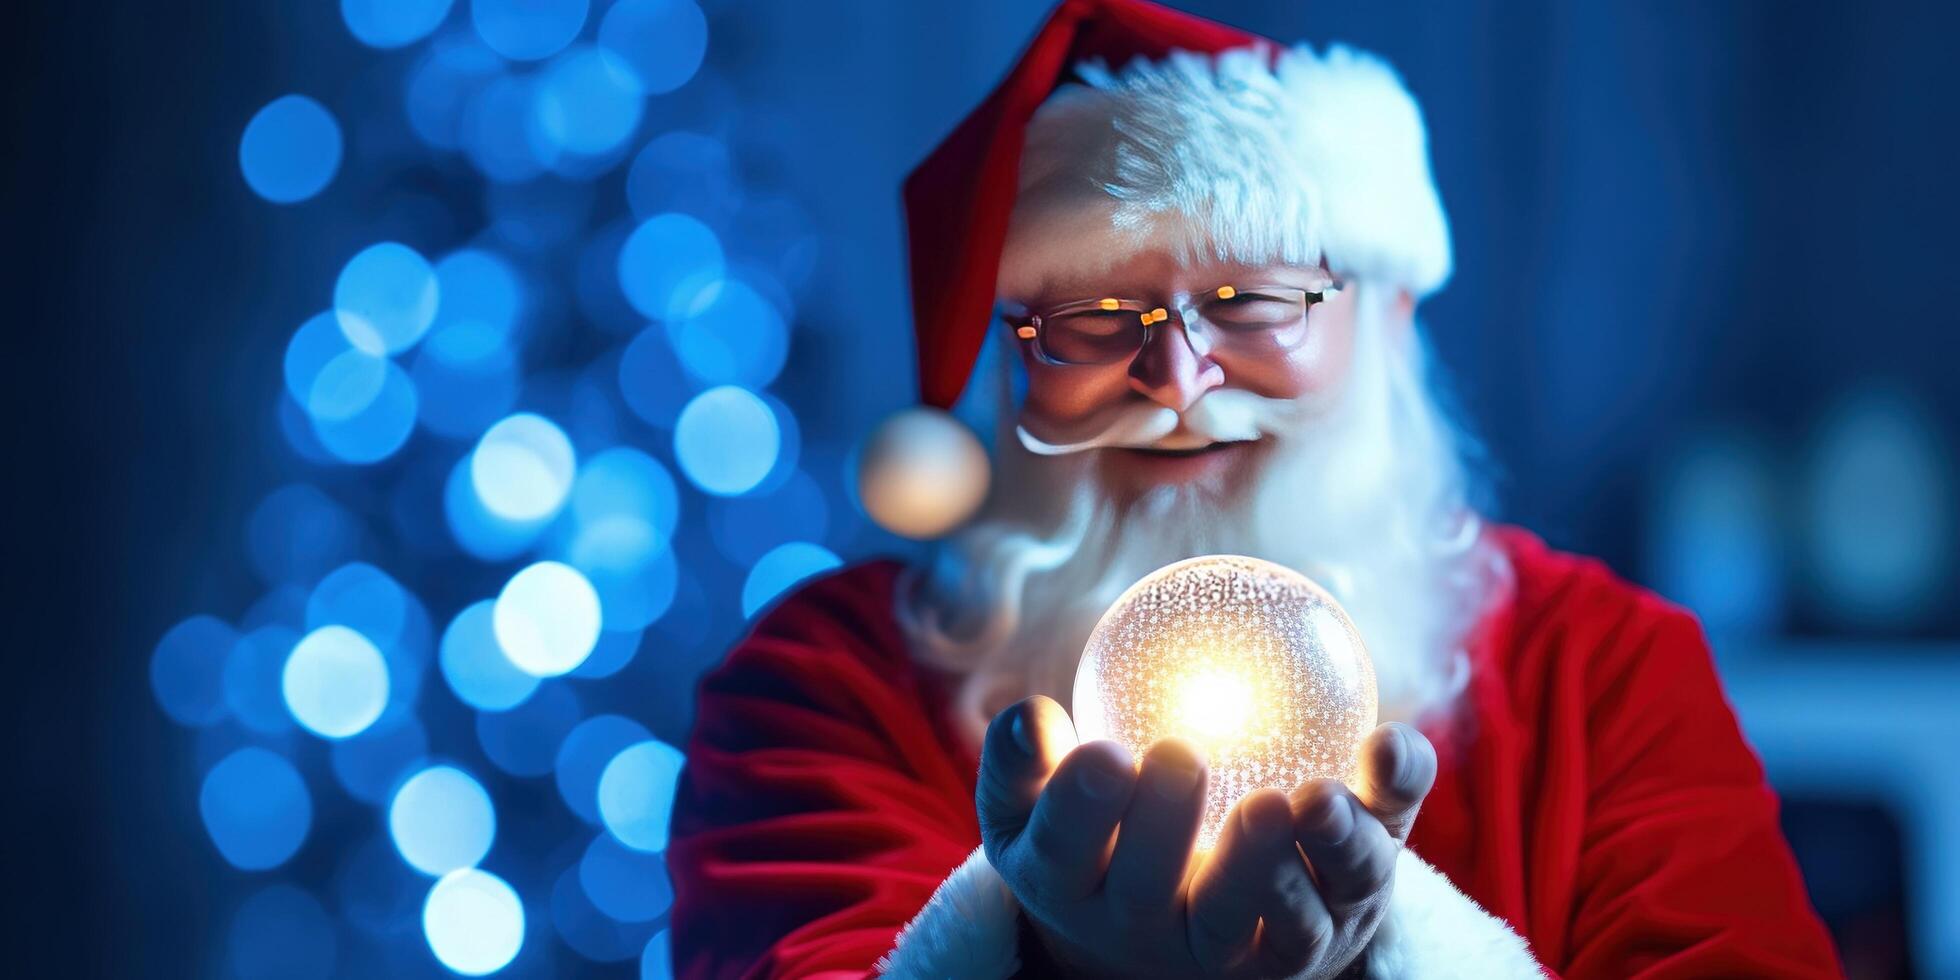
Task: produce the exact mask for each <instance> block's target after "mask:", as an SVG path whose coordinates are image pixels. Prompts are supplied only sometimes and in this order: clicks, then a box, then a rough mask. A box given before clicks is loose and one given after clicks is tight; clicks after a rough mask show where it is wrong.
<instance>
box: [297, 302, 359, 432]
mask: <svg viewBox="0 0 1960 980" xmlns="http://www.w3.org/2000/svg"><path fill="white" fill-rule="evenodd" d="M353 350H355V347H354V345H353V344H352V343H351V342H349V341H348V339H347V334H346V333H345V332H344V331H342V330H341V328H340V318H339V317H338V316H337V315H336V314H335V313H334V312H333V311H331V310H329V311H327V312H325V313H320V314H317V315H315V316H312V317H309V318H307V320H306V322H304V323H301V324H300V325H299V327H298V329H296V330H294V331H293V336H292V339H291V340H289V341H287V343H286V355H285V360H284V362H283V368H284V371H285V378H286V392H287V393H288V394H290V395H291V396H292V397H293V401H294V402H296V403H297V404H298V405H299V406H300V407H301V408H304V409H306V411H307V414H309V415H313V414H317V409H316V408H315V406H314V402H313V399H314V397H315V396H316V394H324V395H332V394H334V388H335V386H334V385H332V384H329V385H327V386H326V387H325V389H324V390H323V389H322V386H321V385H320V376H321V374H322V373H323V372H324V371H326V369H327V367H328V365H330V364H333V363H334V362H335V361H336V360H337V359H339V358H340V357H341V356H342V355H344V354H347V353H348V352H350V351H353ZM343 370H344V368H343ZM375 394H379V385H377V386H376V391H375ZM369 400H370V401H372V400H373V398H372V396H370V398H369ZM357 407H358V406H357ZM343 417H344V415H343Z"/></svg>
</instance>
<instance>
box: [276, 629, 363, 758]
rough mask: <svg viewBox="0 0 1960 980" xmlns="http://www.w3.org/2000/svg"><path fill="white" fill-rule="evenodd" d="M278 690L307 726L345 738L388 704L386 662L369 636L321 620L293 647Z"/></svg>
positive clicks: (320, 733) (318, 733)
mask: <svg viewBox="0 0 1960 980" xmlns="http://www.w3.org/2000/svg"><path fill="white" fill-rule="evenodd" d="M280 690H281V692H282V693H283V694H284V695H285V698H286V707H287V709H288V710H290V711H291V712H292V713H293V718H294V719H296V720H297V721H298V722H299V723H300V724H301V725H302V726H304V727H305V728H306V730H307V731H310V732H312V733H314V734H315V735H319V736H320V737H322V738H347V737H348V736H350V735H357V734H359V733H360V732H361V731H362V730H363V729H365V728H367V727H368V726H369V725H372V724H374V722H375V719H377V718H380V717H381V711H382V709H383V708H385V707H387V704H388V665H387V662H386V661H385V660H383V659H382V657H381V651H380V650H377V649H375V646H374V644H373V643H371V642H369V641H368V639H367V637H364V636H362V635H361V634H359V633H356V632H354V631H353V630H351V629H348V628H347V627H345V626H322V627H320V628H319V629H316V630H314V631H313V632H311V633H308V634H307V635H306V636H305V637H304V638H303V639H301V640H300V641H299V643H298V644H297V645H295V646H294V647H293V652H292V653H291V654H290V655H289V656H288V657H287V658H286V666H285V670H284V673H283V674H282V675H281V681H280Z"/></svg>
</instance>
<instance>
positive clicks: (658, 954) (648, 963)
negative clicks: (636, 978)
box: [640, 929, 674, 980]
mask: <svg viewBox="0 0 1960 980" xmlns="http://www.w3.org/2000/svg"><path fill="white" fill-rule="evenodd" d="M640 980H674V950H673V937H671V936H669V935H668V933H667V930H665V929H662V930H660V931H659V932H656V933H654V934H653V938H652V939H649V940H647V945H646V949H644V950H642V951H641V953H640Z"/></svg>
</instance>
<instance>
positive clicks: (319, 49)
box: [0, 0, 1960, 978]
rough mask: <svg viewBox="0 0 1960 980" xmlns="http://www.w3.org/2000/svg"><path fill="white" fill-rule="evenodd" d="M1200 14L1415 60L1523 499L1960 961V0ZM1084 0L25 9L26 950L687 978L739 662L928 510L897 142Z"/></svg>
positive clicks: (1876, 934)
mask: <svg viewBox="0 0 1960 980" xmlns="http://www.w3.org/2000/svg"><path fill="white" fill-rule="evenodd" d="M1178 5H1179V6H1182V7H1184V8H1185V9H1189V10H1192V11H1194V12H1198V13H1201V14H1204V15H1207V16H1211V17H1214V18H1218V19H1222V20H1225V21H1228V22H1231V23H1234V24H1236V25H1239V26H1242V27H1245V28H1248V29H1251V30H1253V31H1257V32H1259V33H1263V34H1266V35H1268V36H1272V37H1276V38H1280V39H1285V40H1295V39H1305V40H1311V41H1313V42H1314V43H1316V44H1324V43H1326V42H1328V41H1346V42H1351V43H1354V44H1356V45H1358V46H1361V47H1364V48H1368V49H1371V50H1374V51H1377V52H1379V53H1381V54H1383V55H1385V56H1386V57H1387V58H1388V59H1389V60H1390V61H1392V62H1393V63H1394V64H1395V65H1396V66H1398V67H1399V69H1400V70H1401V71H1402V72H1403V73H1404V75H1405V78H1406V79H1407V82H1408V84H1409V86H1410V87H1411V88H1412V89H1413V91H1414V92H1415V93H1416V95H1417V97H1418V99H1419V100H1420V101H1421V102H1422V103H1423V105H1424V108H1425V110H1426V112H1427V115H1428V120H1429V125H1430V128H1431V138H1432V144H1433V153H1434V159H1435V165H1436V171H1437V176H1438V180H1439V181H1440V183H1441V185H1442V191H1443V197H1444V201H1445V203H1446V205H1447V207H1448V209H1449V211H1450V214H1451V218H1452V220H1453V226H1454V227H1453V232H1454V237H1455V243H1456V248H1457V256H1458V264H1457V271H1456V274H1455V278H1454V279H1453V280H1452V282H1451V284H1450V285H1449V286H1448V287H1447V288H1446V289H1445V290H1444V291H1443V292H1442V293H1441V294H1440V295H1438V296H1437V297H1436V298H1435V299H1434V300H1433V301H1432V302H1430V303H1429V304H1427V305H1426V307H1425V308H1424V310H1423V316H1424V319H1425V321H1426V324H1427V326H1428V329H1429V332H1430V335H1431V338H1432V340H1433V343H1434V345H1435V347H1436V348H1437V350H1438V353H1439V356H1440V359H1441V360H1442V361H1443V363H1444V364H1445V365H1446V366H1447V367H1448V369H1449V371H1450V373H1451V374H1452V376H1453V378H1454V386H1455V388H1456V391H1457V394H1458V396H1459V400H1460V402H1461V403H1462V406H1463V409H1464V412H1465V413H1466V415H1467V417H1468V418H1469V420H1470V422H1471V424H1472V426H1473V427H1474V428H1475V429H1476V430H1477V431H1478V432H1480V433H1481V434H1482V435H1483V437H1484V439H1485V441H1486V443H1487V444H1488V448H1489V454H1490V456H1491V458H1492V460H1493V461H1494V464H1495V472H1496V477H1497V479H1496V495H1495V501H1494V504H1493V508H1494V510H1495V512H1496V513H1497V514H1498V515H1500V516H1501V517H1503V518H1504V519H1507V520H1511V521H1515V522H1518V523H1522V524H1524V525H1526V526H1528V527H1531V528H1533V529H1534V530H1536V531H1538V532H1540V533H1542V534H1543V535H1544V536H1545V537H1547V538H1548V539H1550V540H1551V541H1552V542H1553V543H1554V544H1556V545H1558V546H1561V547H1565V548H1570V549H1574V550H1579V551H1583V552H1587V553H1590V554H1595V555H1598V556H1600V557H1602V558H1603V559H1605V560H1606V561H1607V562H1609V563H1610V564H1611V565H1612V566H1613V567H1614V568H1615V569H1616V570H1618V571H1619V572H1620V573H1622V574H1624V575H1626V576H1628V577H1630V578H1632V579H1634V580H1636V581H1638V582H1641V583H1643V584H1646V585H1648V586H1651V587H1653V588H1655V589H1658V590H1659V591H1661V592H1662V593H1664V594H1665V595H1667V596H1669V597H1670V598H1672V599H1674V600H1676V601H1679V602H1682V603H1685V604H1687V605H1688V606H1690V607H1692V608H1693V609H1694V610H1695V611H1696V612H1697V613H1699V614H1700V615H1701V616H1702V618H1703V620H1704V622H1705V623H1706V624H1707V626H1708V628H1709V630H1710V632H1711V634H1712V635H1713V636H1714V637H1715V639H1716V643H1717V648H1718V656H1719V658H1720V660H1721V667H1722V670H1723V672H1724V675H1725V677H1726V679H1727V682H1728V684H1729V685H1730V690H1731V695H1732V698H1733V700H1734V702H1735V704H1736V707H1737V709H1738V712H1739V713H1740V715H1741V717H1742V720H1743V722H1744V725H1745V728H1747V730H1748V732H1749V734H1750V737H1751V739H1752V740H1753V741H1754V742H1755V744H1756V745H1757V748H1758V750H1759V751H1760V752H1761V753H1762V755H1763V757H1764V760H1765V763H1766V764H1767V765H1768V767H1769V770H1770V772H1771V776H1772V778H1773V780H1774V781H1775V782H1776V784H1777V786H1778V788H1779V790H1780V791H1781V792H1782V794H1783V795H1784V798H1785V803H1786V813H1785V823H1786V829H1787V830H1788V832H1789V834H1790V837H1791V840H1792V843H1793V844H1794V845H1795V847H1796V849H1797V852H1798V855H1799V857H1800V859H1801V861H1802V863H1803V866H1804V870H1805V873H1806V875H1807V877H1808V881H1809V884H1810V887H1811V889H1812V896H1813V899H1814V901H1815V902H1816V904H1817V906H1818V908H1819V910H1820V911H1821V912H1822V913H1823V914H1824V916H1825V917H1826V919H1827V920H1828V921H1829V923H1830V925H1831V927H1832V929H1833V931H1834V933H1835V934H1836V936H1837V939H1838V942H1839V944H1840V946H1841V950H1842V953H1843V955H1844V958H1845V961H1846V966H1847V968H1848V969H1849V971H1850V972H1851V973H1852V974H1853V975H1854V976H1860V977H1905V976H1939V977H1956V976H1960V929H1956V928H1955V924H1956V923H1960V841H1956V840H1955V836H1956V835H1955V834H1954V833H1953V832H1952V831H1953V830H1954V829H1955V820H1954V819H1953V817H1952V814H1954V813H1956V812H1960V767H1956V766H1954V765H1953V764H1952V762H1951V759H1950V751H1949V747H1950V746H1951V745H1952V744H1953V742H1954V740H1955V738H1956V736H1960V722H1955V721H1954V720H1953V719H1954V717H1955V712H1954V711H1953V710H1952V705H1953V702H1954V699H1955V695H1956V694H1960V603H1956V602H1955V601H1954V596H1955V592H1956V590H1955V584H1956V567H1955V561H1954V559H1955V555H1956V544H1960V529H1956V519H1960V503H1957V502H1956V498H1955V494H1954V486H1955V483H1954V481H1955V479H1956V475H1955V473H1954V467H1953V460H1954V458H1955V456H1954V450H1955V444H1956V443H1955V441H1956V439H1957V438H1960V385H1956V384H1955V383H1954V377H1955V357H1954V352H1955V350H1956V347H1955V345H1954V343H1953V342H1952V340H1951V339H1950V337H1951V331H1952V330H1953V329H1954V328H1955V327H1956V325H1957V324H1956V322H1955V316H1954V314H1953V312H1952V309H1953V301H1952V298H1951V294H1950V283H1951V282H1952V281H1953V277H1952V273H1951V271H1950V266H1951V264H1952V263H1953V262H1954V261H1955V260H1956V258H1960V254H1956V247H1955V245H1954V244H1953V243H1954V238H1953V236H1952V234H1951V232H1950V229H1951V228H1953V227H1954V226H1955V225H1956V224H1960V189H1956V187H1955V185H1954V183H1953V182H1952V179H1951V175H1952V174H1954V173H1955V172H1960V152H1957V150H1956V147H1960V142H1956V138H1955V137H1954V135H1953V134H1954V133H1955V132H1956V131H1957V130H1960V126H1956V124H1960V118H1956V116H1960V111H1957V110H1956V108H1955V104H1954V101H1953V100H1952V99H1951V98H1950V93H1951V92H1953V91H1955V90H1956V85H1955V78H1954V71H1953V68H1952V59H1951V57H1950V54H1949V52H1948V51H1947V47H1948V45H1947V43H1946V39H1947V38H1950V37H1952V36H1953V35H1954V33H1955V30H1956V29H1957V28H1960V9H1955V8H1950V7H1939V6H1934V5H1927V6H1925V7H1923V8H1918V9H1914V10H1910V11H1907V10H1894V11H1887V12H1884V13H1880V12H1878V11H1877V10H1875V9H1871V8H1861V9H1860V10H1855V11H1854V10H1849V9H1847V8H1845V7H1843V6H1842V5H1840V4H1829V5H1827V4H1824V3H1821V2H1792V3H1776V4H1771V3H1740V2H1738V3H1721V4H1706V3H1687V2H1663V3H1651V4H1638V5H1633V4H1626V5H1606V4H1562V3H1552V2H1538V3H1523V2H1520V3H1489V4H1461V5H1432V4H1418V3H1406V2H1384V3H1373V4H1360V3H1335V2H1328V3H1291V2H1289V3H1274V2H1255V0H1238V2H1223V0H1221V2H1188V3H1180V4H1178ZM1047 6H1048V5H1047V4H1046V3H1045V2H1039V0H999V2H991V3H984V4H982V3H967V4H937V3H934V4H898V3H873V2H863V0H848V2H847V0H839V2H834V3H793V2H783V0H756V2H748V3H742V4H735V3H729V2H726V0H343V2H338V3H336V2H333V0H311V2H305V3H296V2H284V3H266V2H263V0H208V2H205V3H201V4H196V5H170V4H138V3H123V4H60V5H56V4H38V5H30V6H27V7H24V8H21V9H19V10H17V11H15V12H14V15H13V16H12V17H11V18H10V21H12V26H11V28H10V30H9V31H8V33H7V36H6V38H5V40H4V41H0V44H4V45H5V46H6V49H7V59H6V69H5V70H6V71H7V73H8V75H9V78H8V80H7V83H6V86H5V90H4V96H3V97H4V99H5V101H6V105H7V113H8V126H7V135H8V141H9V148H8V150H7V152H6V153H5V154H4V156H3V157H0V167H4V172H5V179H4V184H0V194H4V195H5V201H6V204H5V210H4V215H5V221H6V225H7V231H8V233H7V234H6V235H5V236H4V245H0V247H4V248H5V249H6V255H5V260H4V262H3V263H0V275H4V276H5V279H6V288H5V297H6V322H7V325H8V326H7V332H6V334H7V339H8V345H7V355H6V356H5V357H4V359H3V360H4V362H5V364H6V367H7V371H8V381H7V383H6V384H5V386H4V388H5V396H6V398H7V401H8V404H7V414H8V419H9V424H8V441H9V443H10V444H11V445H10V448H9V451H8V453H7V456H6V459H7V464H8V465H7V477H8V478H7V479H6V481H5V482H6V484H7V492H8V495H9V498H10V500H9V506H8V507H7V513H8V520H9V531H8V535H7V540H8V545H9V555H10V559H11V560H9V561H7V562H5V563H4V566H0V567H4V568H5V575H6V582H5V586H4V594H5V595H6V596H7V598H8V601H9V605H10V606H12V607H14V608H13V609H12V610H11V611H10V615H9V617H8V620H9V623H10V625H11V627H12V631H11V632H12V636H11V637H10V645H11V647H12V649H11V650H10V651H9V655H8V657H7V662H8V664H9V667H10V670H11V672H10V674H9V676H8V679H7V683H6V687H7V689H8V693H9V694H10V696H12V697H13V698H17V699H18V702H19V703H18V704H17V705H15V706H14V707H12V708H11V709H10V710H9V712H8V719H9V722H10V723H11V726H12V731H11V732H10V733H9V734H10V743H11V745H12V750H11V755H12V759H13V761H14V763H15V768H17V769H18V770H19V771H18V773H17V774H14V775H12V776H10V777H9V780H8V791H7V793H6V799H7V804H6V806H5V808H4V809H5V810H6V811H7V816H8V818H9V819H10V820H12V821H16V822H18V826H17V827H16V828H14V829H13V833H11V834H10V836H9V842H10V845H9V847H8V848H7V855H6V857H5V861H6V862H7V863H6V867H7V868H8V872H7V878H8V880H9V881H10V882H13V883H14V886H13V887H12V888H10V889H9V892H10V895H9V903H8V904H9V906H10V909H9V912H8V914H7V917H6V918H7V920H8V928H9V929H10V931H11V930H19V934H20V936H21V937H22V938H21V939H19V940H17V941H15V942H14V943H11V944H10V950H11V952H10V957H11V958H14V959H15V960H16V963H15V968H16V969H18V970H19V971H20V974H19V975H77V974H80V975H121V976H133V975H141V976H158V977H163V976H199V977H234V976H235V977H260V976H277V977H295V978H306V977H322V978H323V977H337V976H345V977H365V976H377V975H391V976H422V975H430V976H440V975H446V972H447V971H455V972H465V973H481V972H485V971H487V970H496V971H500V972H499V973H498V975H502V976H564V975H592V976H644V977H658V976H665V975H666V973H665V937H664V933H663V929H664V925H665V921H666V919H665V916H666V910H667V905H668V902H669V900H670V895H669V893H668V891H667V889H666V886H665V871H664V866H663V865H662V862H661V852H662V850H663V848H664V846H665V818H666V807H667V805H668V799H669V794H670V792H671V786H672V779H673V774H674V771H675V768H676V767H677V766H678V765H679V763H680V761H681V760H680V756H679V754H678V752H677V750H675V749H674V748H673V747H672V746H674V745H678V744H680V743H681V742H682V740H683V739H684V736H685V733H686V731H687V729H688V725H689V723H690V701H691V696H692V684H693V681H694V679H695V678H696V677H697V676H698V675H699V674H700V672H701V671H703V670H704V669H706V668H708V667H709V666H711V665H712V664H714V663H715V662H716V661H717V659H718V658H719V656H720V655H721V653H722V651H723V650H724V649H725V648H726V646H727V645H728V644H729V643H730V642H731V641H732V640H733V639H734V638H736V637H737V636H738V635H739V634H740V633H741V631H742V630H743V629H744V627H745V624H746V623H747V621H748V620H749V618H750V617H751V616H752V615H753V614H754V612H755V611H757V610H758V609H759V608H762V607H763V606H766V605H767V604H768V603H769V602H770V601H771V600H772V599H773V598H774V597H775V596H776V595H778V594H779V593H780V592H781V591H782V590H783V589H784V588H787V587H788V586H790V585H791V584H793V583H794V582H795V581H797V580H799V579H801V578H802V577H805V576H807V575H809V574H813V573H816V572H819V571H822V570H824V569H826V568H829V567H833V566H835V565H837V564H838V563H840V562H850V561H855V560H858V559H861V558H865V557H868V556H872V555H878V554H901V555H902V554H905V553H907V550H908V548H909V547H910V546H908V545H906V544H905V543H904V542H901V541H900V540H898V539H896V538H892V537H890V536H888V535H885V534H883V533H882V532H879V531H877V530H876V529H875V528H874V527H872V526H871V525H870V524H869V523H868V522H867V521H866V519H865V518H864V516H863V515H862V513H861V512H860V511H859V510H858V509H857V508H856V506H855V504H854V503H853V500H852V497H851V493H850V486H849V483H850V477H849V474H850V471H851V464H852V452H853V447H854V445H855V444H856V443H857V441H858V440H860V439H861V438H862V437H863V435H864V434H865V433H866V431H867V430H868V429H869V428H870V427H871V426H872V425H874V424H875V423H876V422H877V421H878V420H879V419H880V418H882V417H883V416H884V415H886V414H887V413H889V412H891V411H892V410H894V409H897V408H899V407H902V406H904V405H906V404H908V403H909V402H910V401H911V399H912V397H913V388H912V384H913V372H912V368H911V356H912V346H911V338H910V326H909V314H908V312H907V309H908V308H907V305H906V298H905V297H906V287H905V278H904V270H903V262H902V256H903V237H902V233H901V221H900V213H899V209H898V191H897V188H898V183H899V181H900V179H901V178H902V176H903V175H904V173H905V172H906V171H907V170H908V169H909V168H910V167H911V166H912V165H913V164H914V163H916V162H917V161H918V160H919V159H920V158H921V157H922V156H923V155H924V154H925V153H926V151H927V150H928V149H930V148H931V146H932V145H933V144H934V143H935V142H936V141H937V140H938V139H939V138H940V137H941V136H942V135H944V133H945V132H946V131H947V130H948V129H949V128H950V127H951V125H952V124H953V123H954V121H956V120H957V119H958V118H959V117H960V116H961V115H962V114H963V113H964V112H965V111H966V110H967V109H969V108H970V107H971V106H972V105H973V104H975V103H976V102H977V101H978V100H979V99H980V98H981V97H982V96H983V95H984V94H985V93H986V92H987V91H988V90H989V89H990V88H991V87H992V85H993V84H994V83H995V82H996V81H997V79H998V78H999V76H1000V73H1001V72H1002V71H1003V70H1004V69H1005V68H1006V66H1007V65H1008V64H1009V63H1010V62H1011V61H1012V59H1013V58H1014V57H1015V55H1016V54H1017V53H1018V51H1019V48H1020V46H1021V45H1022V44H1024V43H1025V42H1026V40H1027V39H1028V38H1029V37H1030V35H1031V33H1032V31H1033V30H1034V28H1035V26H1036V25H1037V23H1038V22H1039V21H1040V19H1041V18H1042V17H1043V15H1044V14H1045V12H1046V9H1047ZM602 609H603V614H602V613H601V610H602ZM425 905H426V914H425Z"/></svg>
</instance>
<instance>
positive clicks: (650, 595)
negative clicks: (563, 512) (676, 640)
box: [564, 517, 679, 631]
mask: <svg viewBox="0 0 1960 980" xmlns="http://www.w3.org/2000/svg"><path fill="white" fill-rule="evenodd" d="M564 557H565V560H566V561H567V562H569V563H570V564H571V565H572V567H574V568H576V569H578V570H579V571H580V572H581V573H583V574H584V575H585V577H586V580H587V581H589V582H591V583H592V588H593V590H594V591H595V592H597V593H598V596H599V609H600V613H601V621H602V623H603V625H604V627H605V628H606V629H608V630H629V631H631V630H642V629H645V628H647V627H648V626H650V625H652V624H653V621H654V620H656V619H659V618H660V615H661V614H662V613H664V612H666V611H667V607H668V606H669V605H671V604H672V603H673V601H674V588H675V585H676V583H677V579H678V576H679V565H678V564H677V563H676V562H675V560H674V554H673V552H671V551H668V550H666V549H664V548H662V547H660V535H659V534H658V533H657V532H656V531H654V529H653V528H652V527H651V526H650V525H648V524H647V523H646V522H645V521H642V520H639V519H638V518H633V517H617V518H612V519H609V520H605V521H600V522H597V523H594V524H591V525H589V526H587V527H585V528H583V529H581V530H580V532H579V534H578V536H577V537H575V538H573V540H572V544H571V547H570V548H568V549H566V552H565V556H564Z"/></svg>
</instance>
